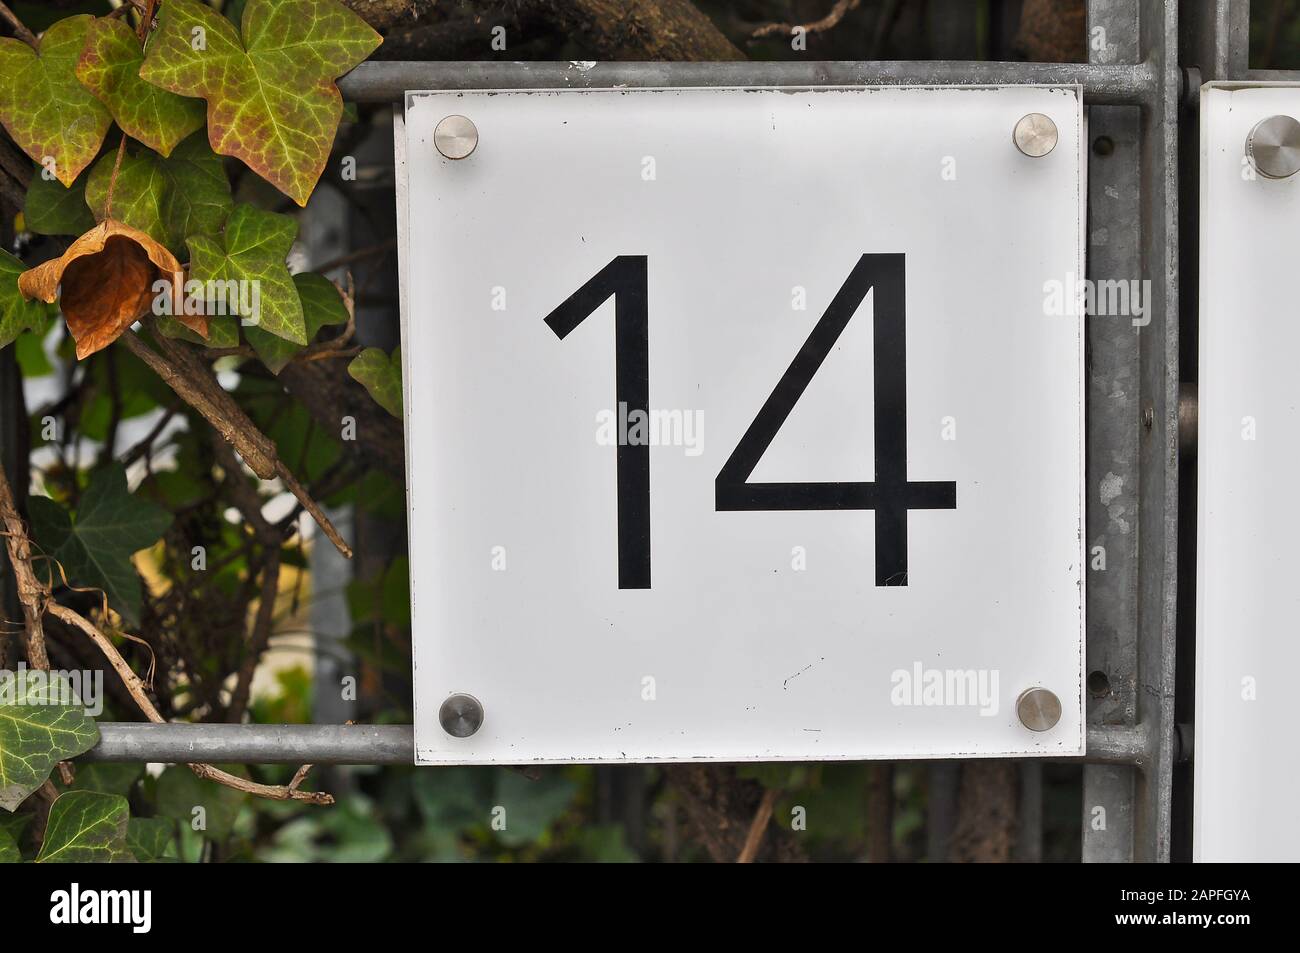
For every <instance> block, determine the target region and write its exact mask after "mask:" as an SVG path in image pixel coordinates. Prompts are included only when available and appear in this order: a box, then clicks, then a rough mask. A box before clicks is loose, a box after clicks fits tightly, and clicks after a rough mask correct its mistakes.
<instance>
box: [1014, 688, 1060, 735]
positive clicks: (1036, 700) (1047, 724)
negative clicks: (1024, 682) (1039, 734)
mask: <svg viewBox="0 0 1300 953" xmlns="http://www.w3.org/2000/svg"><path fill="white" fill-rule="evenodd" d="M1016 714H1017V715H1019V716H1020V723H1021V724H1022V725H1024V726H1025V727H1026V728H1028V729H1029V730H1030V731H1048V730H1050V729H1052V728H1055V727H1056V723H1057V722H1058V721H1060V720H1061V700H1060V699H1059V698H1057V697H1056V695H1055V694H1053V693H1052V692H1050V691H1048V690H1047V689H1046V688H1026V689H1025V690H1024V691H1023V692H1021V693H1020V697H1019V698H1017V699H1016Z"/></svg>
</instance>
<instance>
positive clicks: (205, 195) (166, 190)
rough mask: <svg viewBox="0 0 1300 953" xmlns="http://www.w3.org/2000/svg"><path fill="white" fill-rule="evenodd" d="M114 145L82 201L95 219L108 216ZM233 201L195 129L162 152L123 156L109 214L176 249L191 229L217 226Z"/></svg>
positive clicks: (181, 248)
mask: <svg viewBox="0 0 1300 953" xmlns="http://www.w3.org/2000/svg"><path fill="white" fill-rule="evenodd" d="M116 162H117V150H116V149H114V150H113V151H112V152H110V153H108V154H107V155H105V156H104V157H103V158H102V159H100V160H99V161H98V162H96V163H95V167H94V168H93V169H91V170H90V175H89V177H88V178H87V181H86V201H87V203H88V204H89V206H90V210H91V211H92V212H94V216H95V220H96V221H101V222H102V221H103V220H104V219H105V218H107V217H108V215H107V212H108V186H109V183H110V182H111V181H112V178H113V166H114V164H115V163H116ZM233 205H234V203H233V201H232V200H231V197H230V181H229V180H228V179H227V178H226V171H225V169H224V168H223V167H222V165H221V158H220V157H219V156H218V155H217V154H216V153H215V152H213V151H212V149H211V148H209V147H208V143H207V141H206V140H205V139H204V138H203V136H202V135H200V134H198V133H196V134H195V135H192V136H190V137H189V138H188V139H186V140H185V141H184V142H182V143H181V144H180V145H179V146H177V147H176V148H175V150H174V151H173V152H172V154H171V156H170V157H168V158H163V157H162V156H160V155H158V154H157V153H154V152H150V151H147V150H144V151H138V152H136V153H135V154H134V155H133V154H132V153H131V151H130V150H128V151H127V154H126V155H125V156H123V157H122V165H121V168H119V169H118V173H117V185H116V186H115V187H114V190H113V217H114V218H115V219H117V220H118V221H119V222H125V223H126V224H128V225H130V226H131V227H132V228H138V229H140V231H142V232H145V233H146V234H148V235H149V237H150V238H152V239H154V240H155V241H157V242H160V243H161V244H163V245H166V246H167V247H168V248H169V249H171V250H172V251H173V252H175V253H177V254H181V253H182V252H183V251H184V249H185V240H186V239H187V238H189V237H190V236H191V235H197V234H215V233H216V232H218V231H220V230H221V226H222V225H223V224H224V223H225V221H226V218H227V216H229V215H230V210H231V208H232V206H233Z"/></svg>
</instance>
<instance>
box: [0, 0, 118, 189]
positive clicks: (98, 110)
mask: <svg viewBox="0 0 1300 953" xmlns="http://www.w3.org/2000/svg"><path fill="white" fill-rule="evenodd" d="M94 19H95V18H94V17H92V16H89V15H87V14H81V15H79V16H75V17H68V18H66V19H63V20H60V21H59V22H58V23H55V24H54V25H53V26H52V27H50V28H49V29H48V30H46V31H45V35H44V36H42V37H41V41H40V52H39V54H38V53H37V52H35V51H33V50H32V48H31V47H30V46H28V45H27V44H26V43H23V42H22V41H21V40H13V39H10V38H8V37H0V123H2V124H3V125H4V127H5V128H6V129H8V130H9V135H11V136H13V139H14V142H16V143H18V146H19V148H21V149H22V150H23V152H26V153H27V154H28V155H29V156H31V157H32V158H33V159H34V160H35V161H37V162H39V163H41V164H42V165H49V164H50V163H53V165H52V167H51V171H52V172H53V173H54V174H55V175H56V176H58V179H59V181H60V182H62V183H63V184H64V185H71V184H72V183H73V181H74V180H75V179H76V178H77V176H78V175H79V174H80V173H81V170H82V169H84V168H85V167H86V166H88V165H90V162H91V160H92V159H94V158H95V153H97V152H99V147H100V144H101V143H103V141H104V136H105V134H106V133H107V132H108V127H109V125H110V123H111V122H112V117H111V116H109V113H108V109H107V108H105V106H104V104H103V103H101V102H100V101H99V100H98V99H96V98H95V97H94V96H93V95H92V94H91V92H90V90H88V89H86V87H84V86H82V85H81V83H80V81H78V79H77V74H76V66H77V59H78V58H79V57H80V56H81V48H82V47H83V46H85V45H86V34H87V32H88V31H89V29H90V24H91V22H92V21H93V20H94Z"/></svg>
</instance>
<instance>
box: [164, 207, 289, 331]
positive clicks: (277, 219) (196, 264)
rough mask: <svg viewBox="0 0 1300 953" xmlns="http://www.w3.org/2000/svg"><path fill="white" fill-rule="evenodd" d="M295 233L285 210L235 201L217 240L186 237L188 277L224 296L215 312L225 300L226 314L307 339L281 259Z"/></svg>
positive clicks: (203, 237)
mask: <svg viewBox="0 0 1300 953" xmlns="http://www.w3.org/2000/svg"><path fill="white" fill-rule="evenodd" d="M297 234H298V223H297V222H296V221H294V219H292V218H290V217H289V216H288V215H279V214H277V213H275V212H264V211H262V210H261V209H259V208H255V207H254V206H252V205H242V204H241V205H238V206H236V207H235V210H234V211H233V212H231V213H230V218H229V219H227V220H226V227H225V230H224V231H223V232H222V235H221V241H219V242H218V241H216V240H215V239H213V238H210V237H208V236H207V235H192V236H190V238H189V240H188V241H187V242H186V244H187V245H189V249H190V278H191V279H194V280H197V281H201V282H203V283H204V285H205V286H206V287H208V288H209V289H215V290H219V291H221V292H222V293H223V294H224V295H225V301H224V302H217V303H216V310H217V311H218V312H220V309H221V306H222V305H224V308H225V310H226V312H227V313H229V312H230V311H232V310H233V311H235V312H236V313H238V314H239V315H240V316H241V317H242V318H246V319H249V321H250V322H253V323H254V324H255V326H256V327H260V328H261V329H262V330H263V331H266V332H268V333H270V334H274V335H276V336H277V337H282V338H284V339H285V340H288V341H292V342H293V343H295V344H306V343H307V324H306V321H305V320H304V318H303V307H302V302H301V301H300V300H299V299H298V289H297V288H296V287H295V286H294V283H293V277H292V276H291V275H290V274H289V269H288V268H287V267H286V266H285V263H284V260H285V258H287V257H288V255H289V249H290V248H292V247H293V240H294V238H295V237H296V236H297ZM232 281H233V282H236V284H235V285H230V284H229V282H232ZM209 297H211V294H209ZM231 299H235V300H231ZM212 312H213V308H212V307H210V308H209V312H208V313H209V314H211V313H212Z"/></svg>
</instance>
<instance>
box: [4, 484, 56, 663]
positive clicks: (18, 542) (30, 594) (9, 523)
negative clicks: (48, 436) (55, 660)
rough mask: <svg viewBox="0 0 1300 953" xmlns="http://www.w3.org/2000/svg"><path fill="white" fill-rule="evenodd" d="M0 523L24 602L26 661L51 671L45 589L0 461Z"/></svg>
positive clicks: (20, 599) (19, 599) (22, 601)
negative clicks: (44, 616)
mask: <svg viewBox="0 0 1300 953" xmlns="http://www.w3.org/2000/svg"><path fill="white" fill-rule="evenodd" d="M0 522H3V523H4V535H5V546H6V548H7V549H8V550H9V564H10V565H11V566H13V570H14V578H15V579H17V580H18V601H19V602H21V603H22V607H23V620H24V622H25V627H24V630H23V634H24V637H25V639H26V646H27V661H28V662H30V663H31V666H32V668H38V669H41V670H42V671H49V668H50V659H49V656H48V655H47V654H46V652H45V630H44V628H43V627H42V626H41V601H42V599H43V598H44V594H45V588H44V587H43V586H42V585H41V584H40V582H39V581H38V580H37V579H36V574H35V573H34V572H32V550H31V543H30V541H29V540H28V538H27V530H26V528H25V527H24V526H23V521H22V517H20V516H19V515H18V506H17V504H16V503H15V502H14V494H13V490H12V489H11V488H10V486H9V476H8V474H6V473H5V468H4V464H3V463H0Z"/></svg>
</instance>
